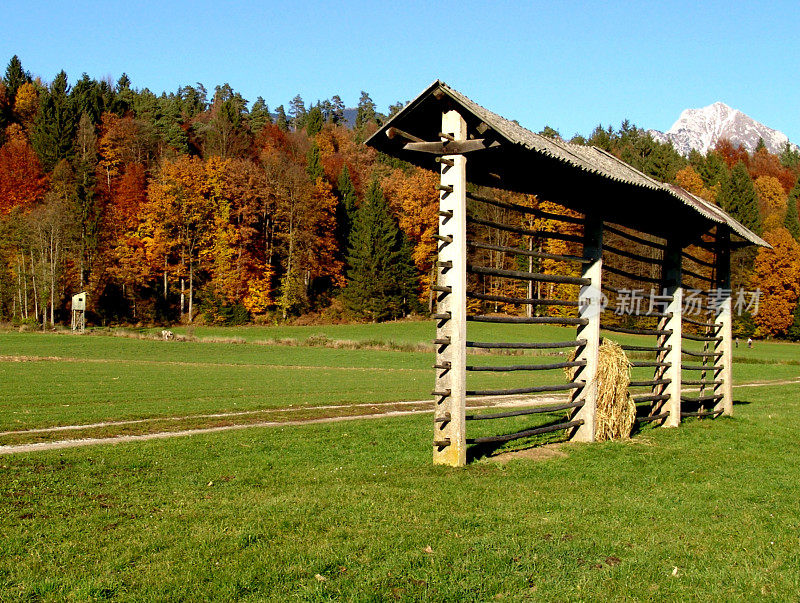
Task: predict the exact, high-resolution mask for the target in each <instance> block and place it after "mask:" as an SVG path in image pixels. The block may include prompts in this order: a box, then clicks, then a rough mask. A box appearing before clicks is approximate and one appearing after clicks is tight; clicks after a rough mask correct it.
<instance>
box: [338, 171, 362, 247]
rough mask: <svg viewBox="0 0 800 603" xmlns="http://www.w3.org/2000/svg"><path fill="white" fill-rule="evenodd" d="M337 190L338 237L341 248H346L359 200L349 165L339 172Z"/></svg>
mask: <svg viewBox="0 0 800 603" xmlns="http://www.w3.org/2000/svg"><path fill="white" fill-rule="evenodd" d="M336 190H337V191H338V192H339V195H338V197H339V204H338V205H337V206H336V226H337V230H338V232H337V236H336V238H337V240H338V241H339V246H340V248H342V249H345V248H346V247H347V243H348V241H349V240H350V229H351V228H352V225H353V219H354V218H355V214H356V209H357V207H356V203H357V201H358V195H357V194H356V187H355V186H353V181H352V179H351V178H350V170H349V169H348V168H347V166H344V167H343V168H342V171H341V173H340V174H339V180H338V182H337V184H336Z"/></svg>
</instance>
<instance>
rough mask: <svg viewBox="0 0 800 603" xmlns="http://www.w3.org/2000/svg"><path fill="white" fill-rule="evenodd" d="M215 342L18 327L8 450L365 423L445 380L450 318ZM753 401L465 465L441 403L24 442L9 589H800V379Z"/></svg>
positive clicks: (2, 376) (752, 395)
mask: <svg viewBox="0 0 800 603" xmlns="http://www.w3.org/2000/svg"><path fill="white" fill-rule="evenodd" d="M481 327H484V328H485V326H483V325H481ZM569 332H570V330H565V329H559V328H539V329H537V330H536V332H532V333H531V335H530V337H531V339H550V340H557V339H567V338H569ZM473 334H474V335H473ZM192 335H193V337H194V338H196V339H198V341H185V342H163V341H154V340H148V339H135V338H125V337H102V336H90V335H87V336H71V335H62V334H38V333H37V334H34V333H11V332H6V333H0V387H2V393H3V395H2V397H0V431H1V432H6V433H5V434H0V445H10V444H17V443H25V442H35V441H43V440H52V439H65V438H79V437H90V436H98V435H121V434H126V433H134V434H136V433H147V432H150V431H159V430H167V431H170V430H174V429H176V428H194V427H208V426H217V425H229V424H231V423H233V422H237V423H238V422H247V421H248V420H250V419H251V418H253V419H259V420H263V419H273V418H275V419H279V420H285V419H294V418H298V417H299V418H306V417H308V418H314V417H316V416H322V415H325V416H332V415H335V414H352V412H351V411H350V410H341V409H338V408H337V409H334V407H342V406H344V405H352V404H365V405H372V404H375V405H378V404H380V403H389V404H391V403H395V402H399V401H408V400H426V399H427V398H429V393H430V389H431V386H432V382H433V376H432V370H431V368H430V365H431V361H432V354H431V352H430V351H421V350H424V349H425V345H426V341H428V340H429V339H430V338H431V337H432V325H431V324H430V323H414V322H402V323H392V324H389V325H355V326H335V327H295V328H280V329H278V328H275V329H272V328H266V327H260V328H252V329H248V328H242V329H230V330H224V331H219V330H209V332H208V333H205V332H204V331H203V330H201V329H200V328H197V329H196V330H195V331H194V332H193V333H192ZM473 336H474V338H475V339H482V338H483V339H489V338H495V339H497V340H502V339H503V338H504V337H507V333H505V332H503V331H495V330H488V329H487V330H485V331H480V330H477V329H475V330H473V329H472V327H471V337H473ZM205 337H208V338H209V339H207V340H203V339H202V338H205ZM516 337H519V335H518V334H517V335H516ZM288 338H291V339H294V340H295V341H293V342H291V345H264V344H258V343H256V342H260V341H261V342H263V341H266V340H277V339H288ZM309 338H311V341H308V340H309ZM614 338H615V339H623V340H628V339H627V338H625V337H624V336H623V337H620V338H617V337H614ZM234 339H235V340H237V341H238V340H239V339H241V340H243V341H246V342H249V343H230V342H229V341H231V340H234ZM333 340H348V341H349V342H350V344H348V346H342V345H336V344H334V343H332V342H333ZM633 340H635V338H631V341H633ZM303 341H307V342H308V344H309V345H303V344H302V342H303ZM287 343H288V342H287ZM370 348H373V349H370ZM798 350H800V347H798V346H794V345H790V344H782V343H761V342H759V343H758V344H757V345H756V347H755V348H754V349H752V350H750V349H746V348H745V349H743V348H741V347H740V348H739V349H738V350H737V351H736V354H735V364H734V376H735V379H736V382H737V384H743V383H745V382H760V381H769V380H779V379H787V380H795V379H797V376H798V365H800V362H798V358H799V357H800V354H798ZM555 358H556V357H549V358H548V357H545V358H543V359H542V360H541V361H543V362H547V361H550V360H555ZM539 361H540V360H539V359H537V362H539ZM472 362H475V363H479V362H480V363H500V362H504V363H517V362H519V357H515V356H476V357H474V359H473V360H472ZM480 378H483V379H487V380H488V379H489V377H483V376H479V379H480ZM520 378H521V377H519V376H513V377H512V378H511V379H510V380H507V383H509V384H511V383H517V382H518V380H519V379H520ZM537 378H538V376H537ZM550 378H551V379H555V380H558V379H563V375H553V376H551V377H550ZM537 382H538V381H537ZM476 383H477V384H480V381H478V382H476ZM487 383H488V381H487ZM492 383H496V381H493V382H492ZM504 384H505V382H504ZM734 391H735V398H736V400H737V405H736V408H735V416H734V417H733V418H730V419H728V418H725V419H719V420H714V421H710V420H700V421H698V420H689V421H686V422H685V423H684V424H683V425H682V426H681V427H680V428H679V429H674V430H664V429H647V430H645V431H643V432H641V433H639V434H637V435H636V436H635V437H634V438H633V439H632V440H630V441H629V442H613V443H605V444H591V445H585V444H562V445H561V446H560V447H559V448H558V449H557V450H554V449H552V448H546V449H534V452H533V453H532V454H533V455H534V456H536V455H539V456H546V454H549V455H551V456H552V458H548V459H546V460H535V459H530V458H520V459H516V460H510V461H509V462H507V463H499V462H496V461H495V460H494V459H493V458H487V457H480V458H477V459H476V460H475V461H474V462H473V463H472V464H470V465H469V466H468V467H467V468H465V469H460V470H452V469H445V468H437V467H433V466H431V463H430V460H431V459H430V454H431V453H430V439H431V419H430V415H429V414H428V413H425V414H419V415H411V416H399V417H391V418H381V419H370V420H357V421H347V422H337V423H326V424H308V425H301V426H277V427H268V428H258V427H250V428H247V429H243V430H236V431H226V432H219V433H207V434H202V435H193V436H191V437H180V438H174V439H169V440H151V441H143V442H135V443H126V444H118V445H102V446H88V447H83V448H75V449H63V450H51V451H39V452H35V453H25V454H14V455H0V601H19V600H31V601H40V600H41V601H63V600H68V601H86V600H118V601H130V600H133V601H153V600H164V601H171V600H174V601H184V600H219V601H229V600H237V599H238V600H252V601H260V600H276V601H283V600H313V601H320V600H337V599H344V600H356V601H377V600H436V601H450V600H472V601H486V600H493V599H502V600H512V601H516V600H542V601H553V600H557V601H571V600H576V599H577V600H598V599H602V600H608V599H629V600H641V599H653V600H664V601H674V600H687V599H688V600H708V599H712V600H787V601H796V600H797V596H798V594H799V593H800V536H799V534H800V506H798V503H797V501H798V495H799V494H800V492H798V490H800V469H799V468H798V464H797V463H796V462H795V459H794V456H795V455H794V452H793V451H794V450H796V440H797V435H796V434H797V430H796V427H795V425H796V423H797V421H798V419H800V393H799V392H800V390H799V389H798V385H797V384H792V385H773V386H766V387H741V388H737V389H735V390H734ZM320 408H322V410H320ZM369 408H370V407H369V406H367V409H369ZM410 408H417V407H410ZM420 408H424V406H421V407H420ZM298 409H300V410H298ZM236 412H245V413H250V414H247V415H244V417H246V419H243V418H242V417H237V418H233V419H232V418H231V417H226V418H219V417H218V418H209V416H208V415H210V414H215V413H216V414H220V413H236ZM172 417H182V419H181V420H179V421H175V420H174V419H172ZM192 417H193V418H192ZM126 420H127V421H145V423H144V424H142V423H134V424H129V425H114V426H110V427H109V426H106V427H96V428H91V429H83V430H75V431H69V432H63V431H62V432H48V433H40V434H35V435H33V434H27V435H26V434H23V433H19V432H21V431H24V430H30V429H42V428H49V427H53V426H59V425H61V426H64V425H75V424H85V423H94V422H101V421H126ZM522 421H523V420H522V419H514V420H512V421H508V422H507V423H506V424H505V425H503V426H502V427H499V426H497V425H496V424H495V425H494V426H481V429H489V430H490V432H491V430H492V429H494V430H500V431H504V430H506V429H515V428H517V427H522V426H523V423H522ZM479 423H492V422H479ZM10 431H13V432H17V433H14V434H8V433H7V432H10ZM521 447H522V446H521V445H515V446H514V448H521Z"/></svg>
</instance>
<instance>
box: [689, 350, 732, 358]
mask: <svg viewBox="0 0 800 603" xmlns="http://www.w3.org/2000/svg"><path fill="white" fill-rule="evenodd" d="M681 354H686V355H687V356H694V357H695V358H713V357H715V356H722V352H690V351H689V350H681Z"/></svg>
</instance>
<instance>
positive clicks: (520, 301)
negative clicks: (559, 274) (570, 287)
mask: <svg viewBox="0 0 800 603" xmlns="http://www.w3.org/2000/svg"><path fill="white" fill-rule="evenodd" d="M467 297H468V298H470V299H479V300H481V301H489V302H499V303H502V304H517V305H526V306H569V307H572V308H577V307H579V306H580V303H579V302H578V301H577V300H575V301H573V300H566V299H547V298H536V297H509V296H508V295H489V294H487V293H471V292H469V291H467Z"/></svg>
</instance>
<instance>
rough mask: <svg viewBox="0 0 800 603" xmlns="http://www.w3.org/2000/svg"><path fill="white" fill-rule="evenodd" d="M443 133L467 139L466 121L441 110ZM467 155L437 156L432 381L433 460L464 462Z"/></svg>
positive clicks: (459, 463) (435, 462)
mask: <svg viewBox="0 0 800 603" xmlns="http://www.w3.org/2000/svg"><path fill="white" fill-rule="evenodd" d="M442 133H444V134H449V135H451V136H453V139H454V140H466V139H467V124H466V122H465V121H464V119H463V118H462V117H461V115H459V113H458V112H457V111H448V112H447V113H443V114H442ZM466 162H467V159H466V157H464V156H463V155H446V156H444V157H442V161H441V186H440V188H441V193H440V195H439V256H438V257H439V260H438V264H437V266H438V267H437V274H438V278H437V286H438V288H439V289H441V290H439V291H437V292H436V293H437V299H438V303H437V310H436V313H435V318H436V321H437V328H436V341H437V346H436V348H437V353H436V385H435V390H434V396H435V399H436V408H435V412H434V436H433V462H434V464H436V465H451V466H453V467H461V466H464V465H466V463H467V441H466V429H465V422H464V414H465V410H466V360H467V350H466V341H467V198H466V193H467V176H466Z"/></svg>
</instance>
